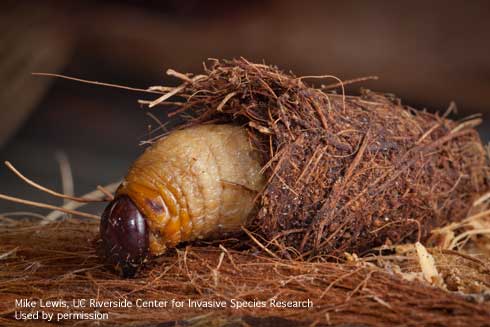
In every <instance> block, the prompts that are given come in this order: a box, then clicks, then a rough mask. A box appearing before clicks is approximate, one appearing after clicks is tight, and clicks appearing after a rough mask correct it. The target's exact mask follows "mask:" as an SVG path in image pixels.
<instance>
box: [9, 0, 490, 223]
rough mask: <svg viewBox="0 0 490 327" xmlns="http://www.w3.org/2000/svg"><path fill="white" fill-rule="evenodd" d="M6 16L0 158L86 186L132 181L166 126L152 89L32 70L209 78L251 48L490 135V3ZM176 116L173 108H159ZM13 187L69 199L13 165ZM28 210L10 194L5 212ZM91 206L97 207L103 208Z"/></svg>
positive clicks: (46, 10) (137, 80)
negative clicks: (63, 163)
mask: <svg viewBox="0 0 490 327" xmlns="http://www.w3.org/2000/svg"><path fill="white" fill-rule="evenodd" d="M3 7H4V8H3V10H2V11H1V13H0V36H1V37H0V83H1V87H2V88H1V90H0V105H1V109H0V159H1V160H2V161H4V160H9V161H11V162H12V163H13V164H14V165H15V166H16V167H17V168H18V169H19V170H21V171H22V172H23V173H25V174H26V175H27V176H29V177H30V178H32V179H34V180H35V181H37V182H39V183H41V184H43V185H45V186H47V187H50V188H53V189H56V190H61V178H60V173H59V164H58V161H57V160H56V153H58V152H60V151H61V152H63V153H64V154H65V155H66V156H67V158H68V159H69V162H70V164H71V168H72V170H73V177H74V183H75V193H76V194H78V195H82V194H84V193H86V192H89V191H91V190H93V189H94V188H95V187H96V186H97V185H98V184H102V185H104V184H107V183H110V182H114V181H116V180H117V179H119V178H120V177H121V176H123V175H124V174H125V172H126V170H127V168H128V166H129V165H130V163H131V162H132V161H133V160H134V159H135V158H136V157H137V155H138V154H139V153H140V152H141V151H142V149H143V147H141V146H139V142H140V141H142V140H144V139H145V137H146V135H147V134H146V131H147V128H148V125H149V124H152V125H153V126H154V125H155V123H154V122H153V121H152V120H151V119H150V118H149V117H148V116H147V115H146V114H145V109H143V108H142V107H141V106H139V105H138V104H137V100H138V99H151V98H152V97H151V96H148V95H147V94H143V93H133V92H129V91H123V90H118V89H111V88H104V87H97V86H93V85H86V84H80V83H75V82H69V81H65V80H61V79H51V78H46V77H36V76H32V75H31V74H30V73H31V72H39V71H40V72H52V73H61V74H65V75H70V76H77V77H81V78H86V79H90V80H98V81H105V82H110V83H119V84H124V85H129V86H136V87H143V88H145V87H148V86H151V85H169V84H170V85H173V84H175V83H176V82H177V81H176V80H174V79H172V78H168V77H166V76H165V71H166V69H167V68H173V69H175V70H177V71H181V72H194V73H199V72H200V71H201V68H202V62H203V61H204V60H205V59H206V58H210V57H212V58H232V57H239V56H244V57H246V58H248V59H249V60H253V61H265V62H266V63H271V64H276V65H278V66H279V67H281V68H282V69H284V70H292V71H293V72H294V73H296V74H297V75H320V74H333V75H335V76H338V77H339V78H341V79H343V80H346V79H351V78H356V77H360V76H369V75H377V76H379V78H380V79H379V80H378V81H369V82H366V83H362V85H355V86H353V87H351V88H350V90H349V91H350V92H351V93H355V92H357V90H358V89H359V88H360V87H361V86H363V87H368V88H371V89H374V90H377V91H386V92H390V93H395V94H396V95H397V96H399V97H401V98H402V99H403V102H404V103H406V104H409V105H412V106H414V107H417V108H420V109H424V108H427V109H428V110H430V111H441V112H444V111H445V110H446V109H447V107H448V105H449V103H450V102H451V101H455V102H456V103H457V105H458V115H456V116H453V117H454V118H455V119H459V118H461V117H464V116H467V115H471V114H475V113H482V114H483V118H484V120H485V121H487V122H486V123H484V124H483V125H482V126H480V128H479V130H480V132H481V133H482V137H483V139H484V140H485V141H488V140H489V139H490V128H489V126H490V125H489V123H488V121H489V120H490V115H489V114H490V42H489V34H490V2H489V1H471V2H470V1H406V2H401V1H291V2H289V1H240V2H238V1H236V2H233V1H165V2H164V1H146V2H145V1H103V2H102V1H80V2H68V1H63V2H62V1H31V2H29V1H27V2H26V1H24V2H20V1H19V2H11V3H9V2H6V3H4V5H3ZM154 113H155V114H156V115H158V116H159V117H164V112H163V109H156V111H154ZM0 193H6V194H10V195H13V196H18V197H22V198H26V199H31V200H37V201H44V202H49V203H52V204H57V205H60V204H61V203H62V202H61V200H59V199H53V198H51V197H49V196H47V195H45V194H43V193H41V192H39V191H37V190H34V189H32V188H30V187H28V186H26V185H25V184H23V183H22V182H21V181H19V180H18V179H17V178H15V177H14V176H13V175H12V174H11V173H10V172H9V171H8V170H7V169H6V168H4V167H2V168H1V169H0ZM17 210H23V211H24V210H29V211H34V212H46V211H42V210H38V209H32V208H26V207H23V206H19V205H17V204H12V203H8V202H5V201H1V202H0V213H4V212H9V211H17ZM88 210H89V211H93V212H97V211H98V210H100V207H92V208H91V209H88Z"/></svg>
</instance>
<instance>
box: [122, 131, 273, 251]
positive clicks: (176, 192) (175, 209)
mask: <svg viewBox="0 0 490 327" xmlns="http://www.w3.org/2000/svg"><path fill="white" fill-rule="evenodd" d="M260 169H261V165H260V163H259V159H258V156H257V153H256V152H255V150H254V149H253V148H252V146H251V144H250V142H249V138H248V135H247V132H246V130H245V129H244V128H241V127H238V126H234V125H202V126H197V127H191V128H187V129H183V130H179V131H174V132H172V133H171V134H169V135H168V136H167V137H165V138H163V139H161V140H159V141H157V142H156V143H154V144H153V145H152V146H151V147H149V148H148V149H147V150H146V151H145V152H144V153H143V155H141V157H139V158H138V159H137V160H136V161H135V162H134V164H133V166H132V167H131V168H130V171H129V173H128V174H127V176H126V178H125V180H124V182H123V184H122V185H121V187H120V188H119V190H118V192H117V193H118V194H126V195H128V196H129V197H130V198H131V199H132V200H133V201H134V203H135V204H136V206H137V207H138V209H139V210H140V211H141V212H142V213H143V214H144V216H145V217H146V219H147V223H148V226H149V229H150V235H149V237H150V252H151V253H152V254H161V253H162V252H163V251H165V249H166V248H167V247H169V246H174V245H176V244H177V243H179V242H182V241H192V240H196V239H201V238H207V237H211V236H215V235H220V234H222V233H225V232H229V231H237V230H239V229H240V225H242V224H245V223H246V221H247V218H248V217H249V216H250V213H251V211H252V209H253V207H254V199H255V198H256V196H257V193H258V192H260V190H261V188H262V187H263V185H264V182H265V181H264V178H263V176H262V175H261V173H260Z"/></svg>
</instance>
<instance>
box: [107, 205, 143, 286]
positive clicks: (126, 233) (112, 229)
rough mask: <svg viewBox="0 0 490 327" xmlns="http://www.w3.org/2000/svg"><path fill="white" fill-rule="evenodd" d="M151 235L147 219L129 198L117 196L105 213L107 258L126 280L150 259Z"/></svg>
mask: <svg viewBox="0 0 490 327" xmlns="http://www.w3.org/2000/svg"><path fill="white" fill-rule="evenodd" d="M148 234H149V233H148V226H147V224H146V220H145V218H144V216H143V215H142V214H141V213H140V211H139V210H138V208H137V207H136V206H135V204H134V203H133V201H131V199H130V198H129V197H128V196H127V195H120V196H117V197H116V198H115V199H114V200H113V201H112V202H111V203H109V205H108V206H107V208H106V209H105V211H104V213H103V214H102V220H101V223H100V235H101V238H102V246H103V249H104V251H105V258H106V261H107V262H108V263H109V264H111V265H112V266H113V267H114V269H115V270H116V271H117V272H118V273H119V274H120V275H121V276H123V277H133V276H134V275H135V274H136V272H137V271H138V268H139V267H140V266H141V264H142V263H143V262H144V261H145V259H146V258H147V257H148V253H149V250H148V248H149V237H148Z"/></svg>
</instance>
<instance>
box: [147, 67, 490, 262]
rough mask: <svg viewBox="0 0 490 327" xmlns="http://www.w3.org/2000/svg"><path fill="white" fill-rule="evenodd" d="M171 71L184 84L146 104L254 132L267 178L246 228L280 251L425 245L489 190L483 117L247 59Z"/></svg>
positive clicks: (296, 252) (302, 252)
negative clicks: (460, 116) (423, 106)
mask: <svg viewBox="0 0 490 327" xmlns="http://www.w3.org/2000/svg"><path fill="white" fill-rule="evenodd" d="M171 73H172V74H173V75H174V76H177V77H180V78H181V79H182V81H183V84H182V85H180V86H178V87H176V88H175V89H173V90H172V91H171V92H169V93H168V94H165V95H164V96H163V97H161V98H160V99H157V100H155V101H153V102H150V107H153V106H155V105H159V104H163V105H165V104H167V105H172V106H177V107H178V109H176V111H175V112H173V113H171V114H170V115H171V116H172V115H176V114H178V113H185V114H187V115H192V116H193V118H192V119H191V120H190V121H187V123H185V124H183V125H182V126H181V127H186V126H189V125H193V124H203V123H211V122H212V123H219V122H223V123H230V122H232V123H236V124H239V125H243V126H246V127H247V128H248V129H249V135H250V138H251V140H252V142H253V144H254V145H255V147H256V148H257V149H258V150H259V151H260V152H261V154H262V156H263V163H264V168H263V171H264V174H265V175H266V178H267V185H266V187H265V189H264V190H263V192H262V193H261V194H260V196H259V197H258V199H257V213H256V214H255V215H254V216H253V217H252V219H251V222H250V224H249V225H250V226H251V227H252V228H254V231H256V232H257V233H259V234H260V235H262V236H263V237H264V238H265V239H266V241H267V242H268V246H269V247H270V248H273V249H274V251H275V252H277V253H279V254H280V255H281V256H284V257H306V256H310V257H311V256H315V255H329V256H334V257H338V256H342V255H343V253H344V252H350V253H357V254H360V255H362V254H364V253H366V252H368V251H370V250H371V249H372V248H374V247H377V246H381V245H393V244H400V243H404V242H414V241H417V240H420V241H424V240H426V239H427V238H428V237H429V236H430V232H431V230H432V229H433V228H435V227H438V226H442V225H444V224H447V223H449V222H451V221H459V220H462V219H463V218H465V217H466V216H467V215H468V213H469V210H470V208H471V204H472V203H473V201H474V200H475V199H476V198H477V197H478V196H480V195H481V194H483V193H485V192H487V191H488V190H489V189H490V184H489V179H488V176H489V174H488V173H489V158H488V154H487V152H486V150H485V148H484V147H483V145H482V143H481V141H480V137H479V135H478V132H477V131H476V130H475V129H474V128H473V127H474V126H475V125H476V124H477V123H478V122H479V120H478V119H477V120H469V121H463V122H459V123H458V122H455V121H453V120H450V119H447V118H446V117H445V115H443V116H440V115H439V114H432V113H428V112H426V111H418V110H415V109H413V108H410V107H407V106H403V105H402V104H401V102H400V100H398V99H396V98H394V97H393V96H389V95H383V94H379V93H374V92H372V91H368V90H363V91H362V95H361V96H348V95H345V94H344V93H343V92H342V93H341V94H337V93H333V92H328V89H333V88H335V89H338V90H343V84H342V83H336V85H334V87H333V88H330V87H328V86H327V87H324V88H323V89H321V88H314V87H311V86H309V85H308V84H307V83H306V82H305V80H307V79H314V78H319V77H318V76H310V77H296V76H294V75H292V74H286V73H283V72H282V71H280V70H279V69H277V68H276V67H273V66H268V65H264V64H254V63H250V62H249V61H247V60H246V59H243V58H241V59H237V60H230V61H226V60H225V61H218V60H213V61H211V66H210V67H209V68H208V67H206V66H205V71H204V74H203V75H197V76H192V75H190V74H187V75H184V74H180V73H176V72H174V71H171ZM322 78H324V79H325V78H326V79H328V78H332V76H326V77H322ZM170 95H172V96H174V97H175V96H177V97H180V98H183V100H184V101H183V102H182V103H181V104H179V103H176V102H174V101H173V99H172V102H170V100H169V99H170Z"/></svg>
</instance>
